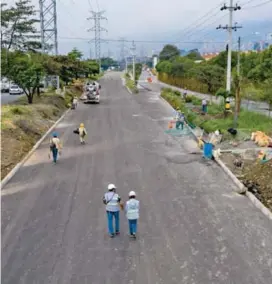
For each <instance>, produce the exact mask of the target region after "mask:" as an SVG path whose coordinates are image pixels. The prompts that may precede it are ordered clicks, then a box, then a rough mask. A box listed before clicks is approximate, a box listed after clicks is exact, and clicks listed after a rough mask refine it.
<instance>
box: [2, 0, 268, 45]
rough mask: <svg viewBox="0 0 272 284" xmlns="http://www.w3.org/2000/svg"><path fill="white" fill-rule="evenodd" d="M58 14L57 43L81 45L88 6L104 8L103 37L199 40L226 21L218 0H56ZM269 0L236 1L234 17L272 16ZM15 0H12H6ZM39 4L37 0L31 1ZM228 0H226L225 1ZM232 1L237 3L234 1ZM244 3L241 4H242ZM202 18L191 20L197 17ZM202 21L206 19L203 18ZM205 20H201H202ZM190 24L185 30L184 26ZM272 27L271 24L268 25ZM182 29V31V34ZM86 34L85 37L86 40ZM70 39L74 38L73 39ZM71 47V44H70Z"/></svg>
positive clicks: (89, 24)
mask: <svg viewBox="0 0 272 284" xmlns="http://www.w3.org/2000/svg"><path fill="white" fill-rule="evenodd" d="M46 1H49V2H50V0H46ZM56 1H57V14H58V15H57V17H58V35H59V41H60V46H61V48H63V47H64V46H65V43H66V42H68V41H69V45H70V44H71V43H70V42H71V39H69V40H68V39H65V38H66V37H68V38H70V37H71V38H74V37H78V38H83V39H82V40H76V41H75V44H78V45H80V46H82V45H83V43H84V44H85V45H87V44H88V41H87V38H93V33H88V32H87V29H88V28H90V27H92V26H93V21H87V19H86V18H87V17H89V16H90V15H91V13H90V10H91V9H93V10H95V11H97V10H98V8H99V9H100V10H105V14H104V15H105V16H106V17H107V19H108V21H102V22H101V26H103V27H105V28H106V29H107V30H108V33H102V37H104V38H110V39H118V38H119V37H122V36H124V37H127V38H128V39H144V40H146V39H150V40H153V39H157V38H158V37H159V38H160V40H161V39H162V38H164V35H165V36H167V33H169V32H170V33H172V34H174V35H175V33H176V39H177V40H198V39H199V34H198V29H202V30H203V29H207V30H209V29H214V28H215V27H216V26H217V25H218V24H223V25H225V24H227V23H228V18H227V16H225V17H224V15H225V14H227V11H221V12H220V7H219V5H220V3H224V2H223V1H221V0H205V1H204V0H189V1H188V0H186V1H185V0H167V1H165V0H56ZM267 1H268V0H251V1H250V0H241V1H238V3H239V4H240V5H241V6H242V10H240V11H237V12H235V13H234V21H237V22H238V23H239V24H243V22H245V21H251V20H256V21H260V20H265V19H271V14H272V1H270V2H269V3H267V4H265V5H262V6H259V7H253V6H256V5H260V4H262V3H265V2H267ZM7 2H8V3H14V2H15V1H14V0H8V1H7ZM32 2H33V3H34V4H35V5H36V6H37V8H38V2H39V1H38V0H33V1H32ZM227 2H229V1H227ZM234 3H236V2H235V1H234ZM243 4H244V5H243ZM208 12H211V13H210V14H208V15H207V16H206V17H205V18H203V19H202V20H200V21H198V22H197V23H194V22H195V21H196V20H198V18H200V17H202V16H204V15H205V14H207V13H208ZM204 21H205V22H204ZM203 22H204V23H203ZM188 26H189V28H188V29H187V30H186V31H184V28H187V27H188ZM271 30H272V27H271ZM182 32H183V34H184V32H187V33H185V34H184V35H183V36H182ZM85 38H86V40H85ZM72 41H73V40H72ZM69 48H70V47H69Z"/></svg>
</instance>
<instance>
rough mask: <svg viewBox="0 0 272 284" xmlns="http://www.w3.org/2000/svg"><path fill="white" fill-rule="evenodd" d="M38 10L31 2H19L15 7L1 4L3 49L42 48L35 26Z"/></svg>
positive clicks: (27, 0) (22, 0)
mask: <svg viewBox="0 0 272 284" xmlns="http://www.w3.org/2000/svg"><path fill="white" fill-rule="evenodd" d="M38 22H39V20H37V18H36V9H35V7H34V6H33V5H31V1H30V0H19V1H17V2H15V6H12V7H7V4H6V3H2V4H1V25H2V27H1V47H2V48H4V47H5V48H7V49H8V50H10V49H11V48H13V49H19V50H37V49H39V48H41V44H40V41H38V39H39V37H40V36H39V35H38V33H37V29H36V26H35V24H36V23H38Z"/></svg>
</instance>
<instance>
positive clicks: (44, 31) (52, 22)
mask: <svg viewBox="0 0 272 284" xmlns="http://www.w3.org/2000/svg"><path fill="white" fill-rule="evenodd" d="M39 5H40V22H41V44H42V52H43V53H48V52H49V51H50V50H51V49H53V53H54V54H55V55H58V29H57V5H56V0H39Z"/></svg>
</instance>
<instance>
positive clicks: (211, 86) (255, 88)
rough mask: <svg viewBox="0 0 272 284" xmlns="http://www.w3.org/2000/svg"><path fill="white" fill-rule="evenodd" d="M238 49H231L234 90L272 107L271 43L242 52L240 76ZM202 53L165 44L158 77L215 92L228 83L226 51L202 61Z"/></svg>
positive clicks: (166, 81) (178, 84)
mask: <svg viewBox="0 0 272 284" xmlns="http://www.w3.org/2000/svg"><path fill="white" fill-rule="evenodd" d="M237 58H238V55H237V52H233V53H232V77H233V84H232V91H231V93H230V94H229V95H231V96H235V94H236V93H237V91H238V88H239V95H241V97H244V98H246V99H251V100H262V101H265V102H267V103H268V104H270V105H271V107H272V46H270V47H269V48H268V49H267V50H264V51H262V52H260V53H256V52H251V53H249V54H244V53H241V67H240V77H239V80H238V79H237V78H238V77H237V72H236V70H237ZM199 59H201V56H200V55H199V54H197V53H196V54H194V53H193V54H189V55H187V56H185V57H181V56H179V51H178V49H177V48H176V47H175V46H171V45H166V46H165V47H164V48H163V50H162V51H161V53H160V62H159V63H158V64H157V66H156V69H157V72H158V73H159V74H158V78H159V80H161V81H163V82H165V83H168V84H170V85H174V86H177V87H182V88H187V89H188V90H192V91H197V92H201V93H208V94H212V95H215V94H216V93H217V91H218V90H219V89H220V88H225V85H226V64H227V52H226V51H225V52H221V53H220V54H219V55H218V56H217V57H215V58H213V59H211V60H209V61H205V60H203V61H202V62H200V63H195V61H196V60H199Z"/></svg>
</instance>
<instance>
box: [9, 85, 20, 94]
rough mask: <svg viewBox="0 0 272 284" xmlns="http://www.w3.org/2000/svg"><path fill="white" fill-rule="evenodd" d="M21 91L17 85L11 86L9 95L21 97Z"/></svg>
mask: <svg viewBox="0 0 272 284" xmlns="http://www.w3.org/2000/svg"><path fill="white" fill-rule="evenodd" d="M22 93H23V90H22V89H21V88H20V87H19V86H18V85H11V86H10V88H9V94H10V95H21V94H22Z"/></svg>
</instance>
